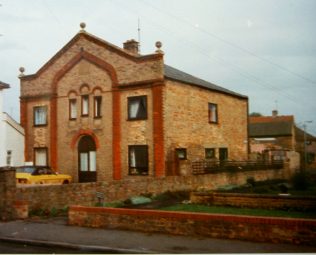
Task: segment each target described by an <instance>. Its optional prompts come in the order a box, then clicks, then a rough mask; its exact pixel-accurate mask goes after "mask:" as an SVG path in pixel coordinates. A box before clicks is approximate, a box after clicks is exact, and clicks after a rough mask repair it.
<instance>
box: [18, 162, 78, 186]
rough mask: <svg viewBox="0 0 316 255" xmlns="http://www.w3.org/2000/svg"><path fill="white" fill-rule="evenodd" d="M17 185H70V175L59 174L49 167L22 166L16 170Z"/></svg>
mask: <svg viewBox="0 0 316 255" xmlns="http://www.w3.org/2000/svg"><path fill="white" fill-rule="evenodd" d="M15 177H16V182H17V184H68V183H70V182H71V181H72V178H71V176H70V175H67V174H58V173H56V172H54V171H53V170H52V169H51V168H50V167H48V166H21V167H18V168H16V174H15Z"/></svg>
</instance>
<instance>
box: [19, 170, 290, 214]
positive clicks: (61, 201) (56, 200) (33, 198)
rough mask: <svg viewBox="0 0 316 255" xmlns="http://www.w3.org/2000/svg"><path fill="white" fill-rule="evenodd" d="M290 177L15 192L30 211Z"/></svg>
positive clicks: (147, 181)
mask: <svg viewBox="0 0 316 255" xmlns="http://www.w3.org/2000/svg"><path fill="white" fill-rule="evenodd" d="M289 175H290V172H289V170H282V169H280V170H261V171H247V172H237V173H217V174H208V175H197V176H168V177H163V178H153V177H141V176H138V177H131V178H129V179H124V180H118V181H110V182H97V183H74V184H67V185H58V186H55V185H52V186H35V187H19V188H17V190H16V199H17V200H26V201H29V210H34V209H38V208H42V209H51V208H63V207H65V206H69V205H83V206H94V205H95V204H96V203H97V202H98V199H97V197H96V192H101V193H103V194H104V197H105V199H104V201H105V202H112V201H119V200H125V199H127V198H129V197H131V196H136V195H140V194H145V193H152V194H159V193H163V192H165V191H168V190H169V191H179V190H188V191H191V190H192V191H193V190H199V189H208V190H212V189H216V188H218V187H220V186H224V185H227V184H234V185H241V184H245V183H246V181H247V178H249V177H253V178H254V179H255V180H256V181H262V180H266V179H276V178H289Z"/></svg>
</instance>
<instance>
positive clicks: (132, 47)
mask: <svg viewBox="0 0 316 255" xmlns="http://www.w3.org/2000/svg"><path fill="white" fill-rule="evenodd" d="M138 46H139V44H138V42H137V41H135V40H134V39H131V40H127V41H126V42H125V43H123V48H124V50H127V51H129V52H130V53H133V54H138V53H139V52H138Z"/></svg>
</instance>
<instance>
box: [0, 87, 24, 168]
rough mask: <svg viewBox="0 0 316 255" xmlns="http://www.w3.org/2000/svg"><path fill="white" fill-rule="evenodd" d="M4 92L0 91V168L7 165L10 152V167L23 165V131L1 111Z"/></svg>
mask: <svg viewBox="0 0 316 255" xmlns="http://www.w3.org/2000/svg"><path fill="white" fill-rule="evenodd" d="M3 95H4V91H3V90H1V89H0V167H1V166H6V165H7V151H9V150H10V151H11V166H21V165H23V164H24V129H23V128H22V127H21V126H20V125H19V124H18V123H17V122H16V121H15V120H14V119H12V118H11V117H10V116H9V115H8V114H7V113H4V112H3V111H2V110H3V98H4V96H3Z"/></svg>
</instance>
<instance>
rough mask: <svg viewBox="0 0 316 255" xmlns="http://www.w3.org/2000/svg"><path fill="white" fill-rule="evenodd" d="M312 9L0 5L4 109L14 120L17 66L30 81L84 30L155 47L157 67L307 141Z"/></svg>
mask: <svg viewBox="0 0 316 255" xmlns="http://www.w3.org/2000/svg"><path fill="white" fill-rule="evenodd" d="M315 11H316V1H315V0H28V1H26V0H0V63H1V68H0V80H1V81H2V82H5V83H8V84H10V86H11V88H10V89H7V90H5V94H4V95H5V96H4V97H5V98H4V101H5V105H4V110H5V111H6V112H8V113H9V114H10V115H11V116H13V117H14V118H15V119H16V120H18V121H19V116H20V113H19V96H20V81H19V79H18V75H19V71H18V70H19V67H21V66H23V67H24V68H25V74H33V73H35V72H36V71H37V70H38V69H40V68H41V67H42V66H43V65H44V64H45V63H46V62H47V61H48V60H49V59H50V58H51V57H52V56H53V55H54V54H55V53H56V52H57V51H59V50H60V49H61V48H62V47H63V46H64V45H65V44H66V43H67V42H69V41H70V40H71V39H72V38H73V37H74V36H75V35H76V33H78V32H79V30H80V27H79V24H80V22H85V23H86V31H87V32H89V33H91V34H93V35H95V36H97V37H100V38H102V39H104V40H106V41H108V42H110V43H112V44H115V45H117V46H119V47H122V45H123V42H125V41H126V40H129V39H135V40H139V41H140V49H141V54H151V53H154V51H155V50H156V48H155V42H156V41H161V42H162V48H161V49H162V50H163V51H164V53H165V55H164V60H165V63H166V64H168V65H171V66H173V67H175V68H177V69H180V70H182V71H184V72H187V73H189V74H191V75H194V76H197V77H199V78H201V79H204V80H207V81H209V82H212V83H214V84H217V85H219V86H221V87H224V88H227V89H230V90H232V91H235V92H237V93H240V94H243V95H246V96H248V97H249V112H250V113H252V112H258V113H261V114H262V115H267V116H269V115H271V112H272V110H275V109H276V110H278V113H279V115H294V117H295V122H296V124H297V125H298V126H299V127H301V128H303V127H304V124H305V126H306V130H307V131H308V132H309V133H311V134H313V135H316V102H315V99H316V71H315V68H316V32H315V25H316V15H315ZM138 28H140V31H138ZM138 32H139V33H138Z"/></svg>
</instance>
